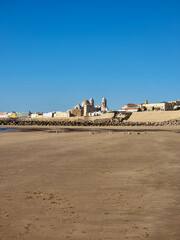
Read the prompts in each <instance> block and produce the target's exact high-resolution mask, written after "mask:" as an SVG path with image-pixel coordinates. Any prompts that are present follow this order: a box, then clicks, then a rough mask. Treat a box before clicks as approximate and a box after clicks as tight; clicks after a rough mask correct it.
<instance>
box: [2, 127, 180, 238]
mask: <svg viewBox="0 0 180 240" xmlns="http://www.w3.org/2000/svg"><path fill="white" fill-rule="evenodd" d="M0 164H1V169H0V179H1V181H0V191H1V194H0V239H1V240H5V239H6V240H14V239H27V240H54V239H58V240H61V239H70V240H71V239H76V240H121V239H129V240H135V239H147V240H150V239H151V240H178V239H180V237H179V236H180V227H179V222H180V204H179V200H180V194H179V193H180V192H179V190H180V188H179V183H180V171H179V170H180V134H179V133H174V132H168V131H164V132H163V131H162V132H146V134H145V132H143V131H142V132H141V133H140V134H137V133H136V132H132V133H131V134H128V133H126V134H123V133H121V132H111V131H110V132H108V131H107V132H100V133H98V132H95V133H94V134H93V133H92V132H91V134H90V133H89V132H83V131H82V132H69V133H68V132H53V131H51V132H43V131H36V132H34V131H32V132H6V133H5V132H4V133H0Z"/></svg>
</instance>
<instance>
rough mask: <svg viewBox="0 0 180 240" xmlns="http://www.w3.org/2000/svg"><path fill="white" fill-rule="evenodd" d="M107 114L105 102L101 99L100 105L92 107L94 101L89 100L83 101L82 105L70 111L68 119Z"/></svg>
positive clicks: (104, 99)
mask: <svg viewBox="0 0 180 240" xmlns="http://www.w3.org/2000/svg"><path fill="white" fill-rule="evenodd" d="M106 112H108V107H107V100H106V98H103V99H102V101H101V105H97V106H95V105H94V99H93V98H90V100H89V101H88V100H84V101H83V102H82V104H81V105H80V104H78V105H76V106H75V107H74V108H73V109H72V110H69V111H68V115H69V117H76V116H78V117H80V116H84V117H88V116H89V117H90V116H99V115H102V114H104V113H106Z"/></svg>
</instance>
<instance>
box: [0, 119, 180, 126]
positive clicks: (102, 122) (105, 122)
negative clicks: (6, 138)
mask: <svg viewBox="0 0 180 240" xmlns="http://www.w3.org/2000/svg"><path fill="white" fill-rule="evenodd" d="M0 126H180V119H173V120H168V121H163V122H150V121H149V122H131V121H127V120H126V119H124V118H110V119H96V120H88V119H85V120H82V119H77V120H74V121H71V120H69V119H68V120H64V119H63V120H61V119H56V120H52V119H51V120H49V119H48V120H47V119H0Z"/></svg>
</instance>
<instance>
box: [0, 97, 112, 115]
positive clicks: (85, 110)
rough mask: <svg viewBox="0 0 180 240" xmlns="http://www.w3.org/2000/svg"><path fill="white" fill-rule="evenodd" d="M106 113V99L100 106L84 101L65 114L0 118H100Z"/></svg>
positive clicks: (59, 112) (56, 112)
mask: <svg viewBox="0 0 180 240" xmlns="http://www.w3.org/2000/svg"><path fill="white" fill-rule="evenodd" d="M107 111H108V108H107V100H106V98H103V99H102V102H101V105H97V106H95V105H94V99H93V98H91V99H90V100H89V101H88V100H84V101H83V102H82V104H81V105H80V104H78V105H76V106H75V107H74V108H73V109H71V110H68V111H67V112H62V111H54V112H48V113H43V112H36V113H31V112H30V111H29V112H11V113H6V112H0V118H67V117H89V116H100V115H102V114H104V113H106V112H107Z"/></svg>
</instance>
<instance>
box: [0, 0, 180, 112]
mask: <svg viewBox="0 0 180 240" xmlns="http://www.w3.org/2000/svg"><path fill="white" fill-rule="evenodd" d="M0 90H1V91H0V111H13V110H15V111H28V110H31V111H32V112H35V111H44V112H46V111H52V110H66V109H71V108H72V107H73V106H74V105H76V104H77V103H79V102H81V101H82V100H83V99H89V98H90V97H93V98H94V99H95V104H98V103H99V102H100V101H101V98H102V97H103V96H105V97H106V98H107V100H108V106H109V107H110V108H111V109H119V108H121V107H122V105H124V104H126V103H142V102H144V101H145V100H146V99H148V100H149V102H158V101H164V100H167V101H168V100H175V99H180V1H179V0H169V1H167V0H81V1H80V0H71V1H70V0H56V1H55V0H48V1H47V0H42V1H40V0H22V1H19V0H16V1H14V0H11V1H10V0H4V1H3V0H1V1H0Z"/></svg>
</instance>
